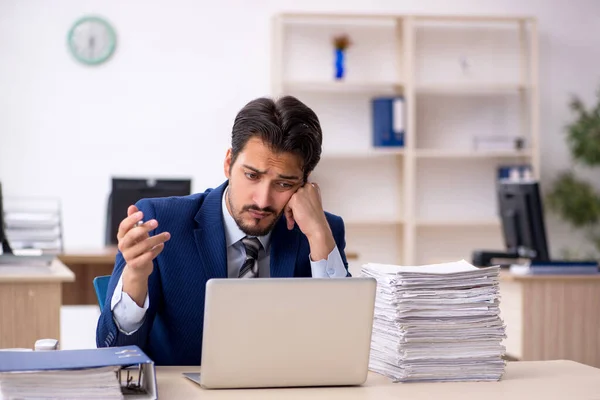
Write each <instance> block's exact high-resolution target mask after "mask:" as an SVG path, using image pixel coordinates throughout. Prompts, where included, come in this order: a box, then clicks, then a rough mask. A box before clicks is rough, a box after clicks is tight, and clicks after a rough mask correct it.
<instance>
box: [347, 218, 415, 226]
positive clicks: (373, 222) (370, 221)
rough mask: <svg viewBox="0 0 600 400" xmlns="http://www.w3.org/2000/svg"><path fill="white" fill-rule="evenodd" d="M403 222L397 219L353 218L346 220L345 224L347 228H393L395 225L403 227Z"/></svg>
mask: <svg viewBox="0 0 600 400" xmlns="http://www.w3.org/2000/svg"><path fill="white" fill-rule="evenodd" d="M402 223H403V221H402V220H401V219H400V218H397V217H390V218H385V217H373V218H353V217H348V218H344V224H345V225H346V226H377V225H384V226H393V225H402Z"/></svg>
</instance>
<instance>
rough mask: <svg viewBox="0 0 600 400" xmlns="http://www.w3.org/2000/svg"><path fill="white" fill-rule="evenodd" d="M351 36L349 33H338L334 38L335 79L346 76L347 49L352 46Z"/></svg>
mask: <svg viewBox="0 0 600 400" xmlns="http://www.w3.org/2000/svg"><path fill="white" fill-rule="evenodd" d="M350 44H351V42H350V38H349V37H348V35H346V34H344V35H338V36H335V37H334V38H333V45H334V48H335V79H338V80H339V79H343V78H344V72H345V71H344V67H345V65H344V64H345V62H346V60H345V59H346V49H348V47H350Z"/></svg>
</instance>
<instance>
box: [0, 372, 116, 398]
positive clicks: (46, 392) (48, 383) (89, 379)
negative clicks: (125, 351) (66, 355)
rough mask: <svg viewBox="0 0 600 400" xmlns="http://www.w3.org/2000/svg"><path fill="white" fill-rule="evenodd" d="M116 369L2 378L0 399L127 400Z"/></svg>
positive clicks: (3, 375)
mask: <svg viewBox="0 0 600 400" xmlns="http://www.w3.org/2000/svg"><path fill="white" fill-rule="evenodd" d="M115 370H116V367H102V368H90V369H82V370H71V371H64V370H61V371H52V370H50V371H35V372H13V373H2V374H0V399H4V400H11V399H15V400H16V399H36V400H42V399H48V400H50V399H52V400H60V399H65V400H66V399H103V400H105V399H106V400H109V399H115V400H116V399H123V398H124V397H123V394H122V392H121V384H120V383H119V381H118V379H117V376H116V373H115Z"/></svg>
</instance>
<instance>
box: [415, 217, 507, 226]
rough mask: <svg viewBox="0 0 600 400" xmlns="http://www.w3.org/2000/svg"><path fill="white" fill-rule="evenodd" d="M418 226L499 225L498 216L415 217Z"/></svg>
mask: <svg viewBox="0 0 600 400" xmlns="http://www.w3.org/2000/svg"><path fill="white" fill-rule="evenodd" d="M416 225H417V226H419V227H430V228H436V227H471V226H472V227H499V226H500V219H499V218H472V219H469V218H465V219H417V220H416Z"/></svg>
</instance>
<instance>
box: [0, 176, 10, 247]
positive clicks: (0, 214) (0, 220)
mask: <svg viewBox="0 0 600 400" xmlns="http://www.w3.org/2000/svg"><path fill="white" fill-rule="evenodd" d="M5 229H6V227H5V226H4V206H3V203H2V183H0V243H2V254H13V251H12V249H11V247H10V244H9V243H8V238H7V237H6V230H5Z"/></svg>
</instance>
